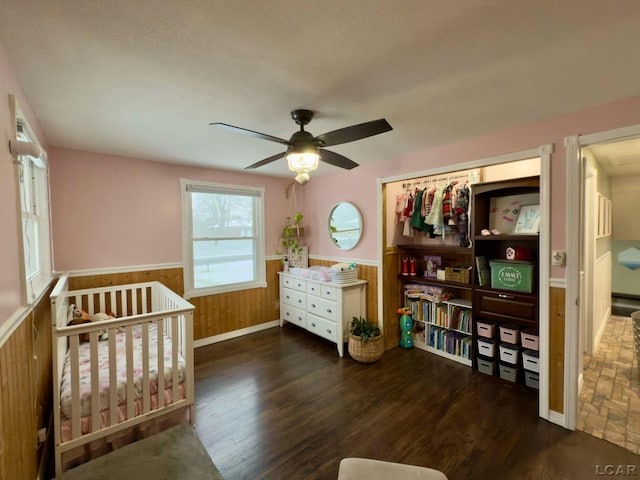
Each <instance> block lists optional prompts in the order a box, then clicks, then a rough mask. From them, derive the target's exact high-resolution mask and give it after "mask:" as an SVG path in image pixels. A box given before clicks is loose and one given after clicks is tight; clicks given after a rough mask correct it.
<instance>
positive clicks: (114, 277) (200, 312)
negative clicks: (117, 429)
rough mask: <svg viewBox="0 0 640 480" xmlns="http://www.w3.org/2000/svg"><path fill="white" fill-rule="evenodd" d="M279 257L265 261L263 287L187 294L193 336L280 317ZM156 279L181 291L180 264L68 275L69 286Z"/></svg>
mask: <svg viewBox="0 0 640 480" xmlns="http://www.w3.org/2000/svg"><path fill="white" fill-rule="evenodd" d="M280 270H282V264H281V262H280V260H268V261H267V287H266V288H254V289H250V290H241V291H238V292H228V293H220V294H217V295H207V296H203V297H194V298H190V299H189V301H190V302H191V303H192V304H193V305H194V306H195V312H194V315H193V337H194V340H201V339H205V338H209V337H213V336H215V335H220V334H223V333H229V332H233V331H235V330H240V329H243V328H248V327H253V326H257V325H260V324H263V323H267V322H272V321H274V320H278V319H279V318H280V312H279V299H278V296H279V290H278V274H277V273H278V272H279V271H280ZM153 281H158V282H161V283H162V284H164V285H165V286H167V287H169V288H170V289H171V290H173V291H174V292H176V293H178V294H179V295H184V273H183V269H182V267H176V268H165V269H155V270H145V271H136V272H124V273H105V274H95V275H87V276H82V277H71V278H69V288H70V289H71V290H77V289H83V288H96V287H105V286H110V285H122V284H128V283H138V282H153Z"/></svg>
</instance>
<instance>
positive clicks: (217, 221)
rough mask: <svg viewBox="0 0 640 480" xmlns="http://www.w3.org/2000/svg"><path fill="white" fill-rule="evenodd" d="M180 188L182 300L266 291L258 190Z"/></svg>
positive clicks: (184, 182)
mask: <svg viewBox="0 0 640 480" xmlns="http://www.w3.org/2000/svg"><path fill="white" fill-rule="evenodd" d="M181 184H182V206H183V208H182V210H183V256H184V283H185V285H184V287H185V297H187V298H190V297H195V296H202V295H210V294H214V293H222V292H230V291H235V290H244V289H249V288H257V287H266V274H265V270H266V267H265V256H264V228H263V224H264V207H263V204H264V188H257V187H242V186H236V185H223V184H216V183H203V182H194V181H190V180H185V179H182V180H181Z"/></svg>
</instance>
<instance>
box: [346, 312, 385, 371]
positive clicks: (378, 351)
mask: <svg viewBox="0 0 640 480" xmlns="http://www.w3.org/2000/svg"><path fill="white" fill-rule="evenodd" d="M383 353H384V342H383V341H382V332H381V331H380V327H378V325H377V324H375V323H373V322H372V321H371V320H367V319H365V318H362V317H353V319H352V320H351V330H350V335H349V355H351V357H352V358H353V359H354V360H357V361H358V362H362V363H374V362H377V361H378V360H380V357H382V354H383Z"/></svg>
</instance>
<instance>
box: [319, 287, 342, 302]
mask: <svg viewBox="0 0 640 480" xmlns="http://www.w3.org/2000/svg"><path fill="white" fill-rule="evenodd" d="M320 289H321V292H322V293H321V296H322V298H328V299H329V300H334V301H336V300H338V289H337V288H336V287H332V286H331V285H321V286H320Z"/></svg>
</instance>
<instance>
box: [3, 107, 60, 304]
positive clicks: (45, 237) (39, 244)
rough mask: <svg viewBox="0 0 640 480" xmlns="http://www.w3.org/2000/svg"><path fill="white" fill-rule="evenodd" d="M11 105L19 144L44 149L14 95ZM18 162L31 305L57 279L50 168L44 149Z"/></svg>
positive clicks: (23, 253)
mask: <svg viewBox="0 0 640 480" xmlns="http://www.w3.org/2000/svg"><path fill="white" fill-rule="evenodd" d="M9 103H10V108H11V110H12V111H13V119H14V122H13V127H14V128H15V130H14V131H13V135H12V137H13V138H15V139H16V140H19V141H28V142H32V143H35V144H36V145H38V146H40V147H41V145H40V142H39V141H38V138H37V136H36V135H35V133H34V132H33V130H32V129H31V127H30V126H29V123H28V122H27V120H26V118H25V116H24V114H23V113H22V111H21V110H20V108H19V107H18V105H17V102H16V100H15V97H13V96H12V95H10V101H9ZM15 159H16V160H15V165H16V183H17V191H18V196H19V201H18V203H17V206H16V209H17V214H18V215H19V216H20V222H19V223H20V237H21V241H20V250H21V251H20V257H21V261H20V266H21V276H22V280H23V282H24V301H25V303H26V304H27V305H31V304H33V303H35V302H36V301H37V299H38V298H39V297H40V296H41V295H42V293H43V292H44V291H45V290H46V288H47V287H48V286H49V284H50V283H51V280H52V278H53V265H52V258H53V256H52V253H51V248H52V245H51V217H50V188H49V165H48V162H47V156H46V152H44V150H43V154H42V155H41V156H39V157H33V156H30V155H15ZM26 182H28V184H29V187H28V188H25V186H26V185H27V183H26ZM27 223H31V224H33V225H35V226H36V228H37V235H36V238H33V237H31V236H30V233H29V229H27V228H26V227H25V225H26V224H27ZM34 245H35V247H36V248H35V249H34ZM34 264H35V265H36V270H35V271H33V272H32V271H31V270H32V269H31V268H30V265H34Z"/></svg>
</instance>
